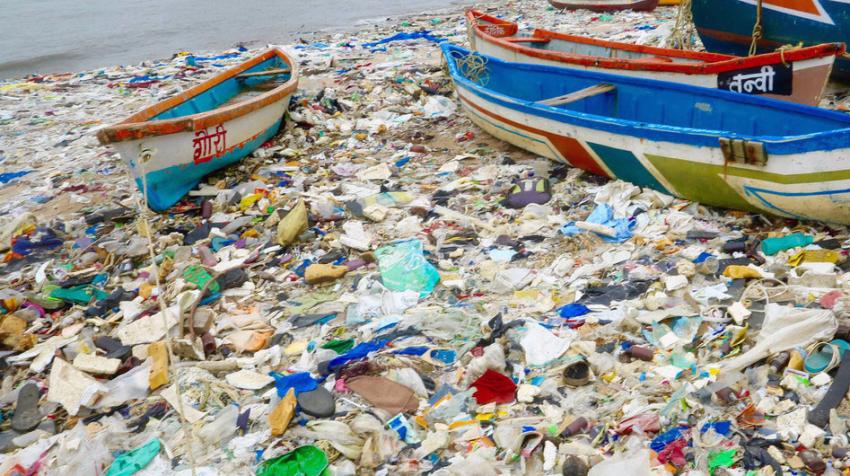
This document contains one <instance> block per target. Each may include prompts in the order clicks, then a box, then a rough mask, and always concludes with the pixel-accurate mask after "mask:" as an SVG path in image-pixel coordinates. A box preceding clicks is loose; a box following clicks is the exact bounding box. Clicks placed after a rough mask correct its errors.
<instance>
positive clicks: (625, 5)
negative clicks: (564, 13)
mask: <svg viewBox="0 0 850 476" xmlns="http://www.w3.org/2000/svg"><path fill="white" fill-rule="evenodd" d="M549 4H550V5H552V6H553V7H555V8H557V9H559V10H592V11H594V12H613V11H617V10H635V11H649V10H654V9H655V7H657V6H658V0H549Z"/></svg>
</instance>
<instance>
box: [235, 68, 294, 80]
mask: <svg viewBox="0 0 850 476" xmlns="http://www.w3.org/2000/svg"><path fill="white" fill-rule="evenodd" d="M291 72H292V70H291V69H289V68H282V69H269V70H266V71H256V72H253V73H242V74H237V75H236V77H237V78H253V77H256V76H272V75H278V74H287V73H291Z"/></svg>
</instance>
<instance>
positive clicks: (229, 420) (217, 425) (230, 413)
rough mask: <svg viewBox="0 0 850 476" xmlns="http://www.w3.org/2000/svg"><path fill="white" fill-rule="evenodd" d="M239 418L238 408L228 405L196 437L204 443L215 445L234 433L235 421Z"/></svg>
mask: <svg viewBox="0 0 850 476" xmlns="http://www.w3.org/2000/svg"><path fill="white" fill-rule="evenodd" d="M238 418H239V407H238V406H236V405H228V406H227V407H225V408H223V409H222V410H221V412H219V414H218V416H217V417H216V418H215V420H213V421H211V422H210V423H207V424H206V425H205V426H204V427H203V428H202V429H201V431H200V432H198V436H200V438H201V439H202V440H204V442H205V443H208V444H215V443H218V442H219V441H221V440H224V439H227V438H228V437H230V436H231V435H233V434H234V433H236V420H237V419H238Z"/></svg>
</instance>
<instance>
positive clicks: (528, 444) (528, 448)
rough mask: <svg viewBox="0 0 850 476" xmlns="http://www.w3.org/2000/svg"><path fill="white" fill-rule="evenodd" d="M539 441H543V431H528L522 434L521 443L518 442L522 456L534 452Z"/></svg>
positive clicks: (524, 456)
mask: <svg viewBox="0 0 850 476" xmlns="http://www.w3.org/2000/svg"><path fill="white" fill-rule="evenodd" d="M540 443H543V433H540V432H539V431H529V432H528V433H524V434H523V435H522V443H521V444H520V447H521V449H520V454H521V455H522V457H523V458H528V457H530V456H531V454H532V453H534V450H536V449H537V448H538V447H539V446H540Z"/></svg>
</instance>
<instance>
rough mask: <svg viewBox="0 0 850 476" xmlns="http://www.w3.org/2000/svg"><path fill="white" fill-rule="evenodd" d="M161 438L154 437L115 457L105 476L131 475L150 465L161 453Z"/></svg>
mask: <svg viewBox="0 0 850 476" xmlns="http://www.w3.org/2000/svg"><path fill="white" fill-rule="evenodd" d="M160 446H161V445H160V443H159V439H157V438H154V439H152V440H150V441H148V442H147V443H145V444H144V445H142V446H140V447H138V448H136V449H134V450H132V451H128V452H126V453H124V454H122V455H121V456H119V457H117V458H115V461H113V462H112V464H111V465H110V466H109V469H108V470H107V471H106V475H105V476H130V475H132V474H136V473H138V472H139V471H141V470H142V468H144V467H145V466H147V465H148V463H150V462H151V461H152V460H153V459H154V458H155V457H156V455H157V454H158V453H159V449H160Z"/></svg>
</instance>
